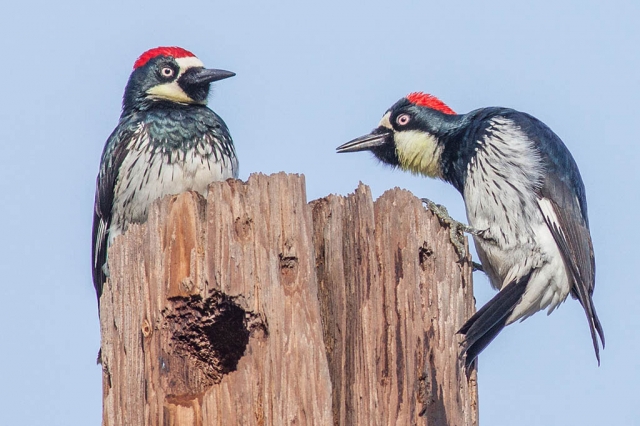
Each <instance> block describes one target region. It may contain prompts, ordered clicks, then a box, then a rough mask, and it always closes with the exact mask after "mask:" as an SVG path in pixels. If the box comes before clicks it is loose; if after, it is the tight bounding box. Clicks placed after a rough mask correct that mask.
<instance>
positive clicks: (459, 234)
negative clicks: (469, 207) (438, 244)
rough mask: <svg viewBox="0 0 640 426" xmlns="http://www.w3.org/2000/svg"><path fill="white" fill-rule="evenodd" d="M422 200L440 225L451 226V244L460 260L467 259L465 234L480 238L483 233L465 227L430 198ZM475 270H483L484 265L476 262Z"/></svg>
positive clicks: (474, 263)
mask: <svg viewBox="0 0 640 426" xmlns="http://www.w3.org/2000/svg"><path fill="white" fill-rule="evenodd" d="M421 200H422V202H423V203H425V204H426V205H427V208H428V209H429V210H431V211H432V212H433V214H435V215H436V216H437V217H438V219H439V220H440V223H442V224H443V225H448V226H449V239H450V240H451V244H453V247H454V248H455V249H456V253H458V256H459V257H460V260H462V259H464V258H465V257H467V250H466V249H465V247H464V243H465V241H464V233H465V232H467V233H469V234H472V235H478V236H480V235H481V234H482V231H479V230H477V229H475V228H472V227H471V226H469V225H465V224H464V223H462V222H458V221H457V220H454V219H453V218H452V217H451V216H449V212H448V211H447V208H446V207H445V206H443V205H441V204H436V203H434V202H433V201H431V200H429V199H428V198H422V199H421ZM473 268H474V270H480V271H482V270H483V269H482V265H480V264H479V263H476V262H473Z"/></svg>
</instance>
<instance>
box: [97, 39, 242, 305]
mask: <svg viewBox="0 0 640 426" xmlns="http://www.w3.org/2000/svg"><path fill="white" fill-rule="evenodd" d="M234 75H235V74H234V73H232V72H229V71H224V70H217V69H206V68H205V67H204V65H203V63H202V62H201V61H200V60H199V59H198V58H197V57H196V56H195V55H194V54H193V53H191V52H189V51H187V50H185V49H182V48H180V47H157V48H155V49H151V50H149V51H147V52H145V53H143V54H142V55H141V56H140V57H139V58H138V59H137V60H136V62H135V64H134V66H133V72H132V73H131V76H130V77H129V82H128V83H127V86H126V88H125V92H124V97H123V102H122V114H121V116H120V121H119V122H118V126H117V127H116V128H115V130H114V131H113V133H112V134H111V136H109V139H108V140H107V142H106V145H105V147H104V151H103V152H102V160H101V162H100V171H99V173H98V178H97V183H96V196H95V206H94V217H93V245H92V249H93V250H92V267H93V283H94V286H95V288H96V292H97V295H98V303H99V302H100V296H101V294H102V288H103V285H104V282H105V280H106V276H108V268H107V258H108V249H109V246H110V244H111V243H112V242H113V239H114V238H115V237H116V236H118V235H120V234H122V233H123V232H124V231H126V229H127V226H128V225H129V224H130V223H142V222H144V221H145V220H146V219H147V215H148V211H149V205H150V204H151V203H152V202H153V201H154V200H156V199H158V198H160V197H163V196H165V195H169V194H179V193H181V192H184V191H189V190H191V191H197V192H199V193H200V194H203V195H205V196H206V192H207V186H208V185H209V183H211V182H213V181H219V180H224V179H227V178H235V177H237V176H238V160H237V158H236V153H235V148H234V146H233V141H232V140H231V136H230V135H229V129H228V128H227V125H226V124H225V123H224V121H222V118H220V117H219V116H218V115H217V114H216V113H215V112H213V111H212V110H210V109H209V108H208V107H207V97H208V95H209V89H210V85H211V83H212V82H214V81H217V80H222V79H224V78H228V77H232V76H234Z"/></svg>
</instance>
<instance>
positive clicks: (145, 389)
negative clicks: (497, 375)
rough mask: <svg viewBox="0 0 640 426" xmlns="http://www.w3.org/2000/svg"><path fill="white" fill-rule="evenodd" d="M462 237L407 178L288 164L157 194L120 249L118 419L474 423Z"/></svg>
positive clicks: (108, 333)
mask: <svg viewBox="0 0 640 426" xmlns="http://www.w3.org/2000/svg"><path fill="white" fill-rule="evenodd" d="M448 238H449V231H448V229H443V228H441V226H440V224H439V222H438V220H437V218H435V217H434V216H433V215H432V214H431V213H430V212H428V211H426V210H425V209H424V208H423V207H422V205H421V203H420V201H419V200H418V199H417V198H416V197H414V196H413V195H411V194H410V193H409V192H407V191H402V190H399V189H394V190H391V191H387V192H386V193H385V194H384V195H383V196H382V197H380V198H379V199H378V200H377V201H376V202H375V203H374V202H373V200H372V197H371V193H370V191H369V189H368V188H367V187H366V186H364V185H362V184H361V185H360V186H359V187H358V189H357V190H356V192H355V194H351V195H349V196H347V197H341V196H334V195H332V196H329V197H326V198H323V199H320V200H316V201H313V202H312V203H310V204H307V201H306V193H305V183H304V177H303V176H299V175H287V174H284V173H280V174H276V175H271V176H264V175H260V174H258V175H252V176H251V177H250V178H249V180H248V182H246V183H244V182H241V181H238V180H228V181H225V182H216V183H212V184H211V185H210V187H209V193H208V196H207V199H206V200H205V199H204V198H203V197H201V196H200V195H198V194H196V193H190V192H189V193H184V194H180V195H177V196H170V197H165V198H164V199H162V200H158V201H157V202H155V203H154V204H153V206H152V208H151V211H150V213H149V219H148V221H147V222H146V223H145V224H143V225H132V226H130V227H129V229H128V231H127V232H126V233H125V234H124V235H122V236H120V237H118V238H116V241H115V242H114V244H113V246H112V247H111V248H110V250H109V270H110V273H111V274H110V277H109V279H108V280H107V283H106V284H105V287H104V292H103V295H102V298H101V301H100V306H101V318H100V323H101V333H102V362H103V401H104V404H103V425H104V426H119V425H153V426H155V425H162V426H165V425H175V426H185V425H189V426H191V425H193V426H210V425H221V426H222V425H225V426H226V425H331V424H334V425H391V424H394V425H396V424H397V425H417V424H420V425H460V426H463V425H465V426H466V425H475V424H477V417H478V413H477V388H476V382H475V377H476V375H475V372H472V373H471V375H470V376H469V377H467V376H466V375H465V373H464V366H463V364H462V362H461V361H460V360H459V359H458V353H459V342H460V336H458V335H456V334H455V333H456V331H457V329H458V328H459V327H460V326H461V325H462V324H463V323H464V321H465V320H466V319H467V318H468V317H469V316H470V315H471V314H472V313H473V292H472V284H471V265H470V260H469V259H464V260H463V262H458V256H457V254H456V252H455V250H454V249H453V246H452V245H451V243H450V242H449V239H448ZM421 414H422V415H421Z"/></svg>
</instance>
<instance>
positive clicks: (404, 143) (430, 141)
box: [380, 114, 442, 178]
mask: <svg viewBox="0 0 640 426" xmlns="http://www.w3.org/2000/svg"><path fill="white" fill-rule="evenodd" d="M387 115H388V114H387ZM385 117H386V121H387V123H388V122H389V117H387V116H386V115H385ZM383 121H384V118H383ZM380 125H383V123H382V122H381V123H380ZM385 127H386V126H385ZM389 127H391V124H389ZM393 137H394V139H395V143H396V153H397V155H398V160H399V161H400V168H401V169H403V170H408V171H410V172H411V173H414V174H421V175H424V176H428V177H431V178H442V170H441V169H440V164H439V160H440V155H441V154H442V147H441V146H440V145H438V141H437V140H436V138H435V136H433V135H432V134H430V133H426V132H421V131H418V130H404V131H399V132H395V133H394V136H393Z"/></svg>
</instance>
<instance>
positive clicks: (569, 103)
mask: <svg viewBox="0 0 640 426" xmlns="http://www.w3.org/2000/svg"><path fill="white" fill-rule="evenodd" d="M445 3H446V4H445ZM518 3H520V4H516V2H513V1H507V0H499V1H497V0H487V1H485V2H471V1H457V2H433V1H415V2H409V1H399V2H388V1H387V2H382V1H370V2H366V3H365V2H361V3H356V2H344V1H336V0H325V1H322V2H295V1H290V0H286V1H282V2H279V3H278V4H276V5H267V3H266V2H257V1H255V2H252V1H237V2H229V1H227V2H205V1H200V2H188V3H187V2H184V3H180V2H169V1H166V0H157V1H155V2H148V1H144V2H137V3H135V4H132V3H131V2H124V1H110V2H102V3H100V4H98V3H95V4H93V3H91V4H90V3H89V2H68V1H64V0H63V1H59V2H43V1H23V2H12V3H11V4H7V5H4V6H3V10H2V13H1V15H0V46H1V47H2V50H1V51H2V53H3V56H4V58H5V59H4V61H3V67H2V74H3V80H4V82H5V83H4V84H3V90H2V100H3V102H1V103H0V124H1V126H2V141H1V143H0V176H1V177H2V178H1V179H0V219H1V220H2V223H4V224H5V231H4V235H3V238H2V242H3V243H2V244H0V277H2V284H1V285H0V324H2V332H1V334H2V339H1V340H0V361H1V362H0V412H2V413H3V423H4V424H8V425H9V424H10V425H39V424H48V425H65V426H68V425H87V424H99V422H100V418H101V374H100V368H99V367H98V366H96V365H95V357H96V353H97V350H98V346H99V338H100V337H99V327H98V318H97V309H96V301H95V293H94V290H93V287H92V284H91V276H90V259H89V258H90V254H89V253H90V240H91V220H92V204H93V194H94V184H95V176H96V173H97V170H98V164H99V158H100V153H101V151H102V147H103V145H104V141H105V140H106V138H107V136H108V135H109V133H110V132H111V130H112V129H113V127H114V126H115V125H116V123H117V119H118V116H119V113H120V103H121V97H122V92H123V89H124V86H125V84H126V81H127V78H128V76H129V73H130V71H131V67H132V65H133V62H134V61H135V59H136V58H137V56H138V55H139V54H141V53H142V52H143V51H145V50H147V49H148V48H151V47H156V46H158V45H179V46H182V47H184V48H187V49H189V50H191V51H193V52H194V53H196V54H197V55H198V56H199V58H200V59H201V60H202V61H203V62H204V63H205V64H206V65H207V66H209V67H217V68H223V69H228V70H231V71H234V72H236V73H237V76H236V77H234V78H231V79H229V80H225V81H222V82H220V83H218V84H217V85H216V86H215V88H214V90H213V95H212V98H211V100H210V106H211V107H212V108H213V109H214V110H216V111H217V112H218V113H219V114H220V115H221V116H222V117H223V118H224V119H225V121H226V122H227V124H228V125H229V127H230V129H231V132H232V135H233V137H234V140H235V143H236V147H237V152H238V156H239V159H240V168H241V170H240V176H241V178H243V179H246V178H247V177H248V176H249V174H250V173H252V172H257V171H260V172H264V173H272V172H278V171H281V170H284V171H286V172H292V173H304V174H305V175H306V181H307V194H308V197H309V200H312V199H315V198H319V197H323V196H325V195H327V194H330V193H339V194H347V193H349V192H352V191H353V190H354V189H355V187H356V186H357V183H358V181H362V182H364V183H366V184H368V185H370V186H371V188H372V190H373V193H374V196H379V195H380V194H382V193H383V192H384V191H385V190H386V189H389V188H392V187H395V186H399V187H403V188H407V189H409V190H411V191H412V192H413V193H414V194H416V195H418V196H421V197H428V198H431V199H432V200H434V201H437V202H439V203H442V204H445V205H446V206H447V207H448V208H449V211H450V212H451V213H452V215H453V216H454V217H457V218H459V219H464V218H465V216H464V209H463V204H462V199H461V197H460V196H459V195H458V193H457V192H456V191H455V190H454V189H453V188H452V187H450V186H448V185H446V184H444V183H441V182H437V181H433V180H428V179H425V178H420V177H415V176H411V175H409V174H406V173H402V172H400V171H394V170H392V169H390V168H386V167H383V166H382V165H381V164H378V163H377V161H375V160H373V159H372V158H371V155H369V154H363V153H361V154H351V155H337V154H335V147H336V146H338V145H340V144H341V143H343V142H346V141H348V140H350V139H352V138H353V137H356V136H359V135H361V134H364V133H365V132H368V131H369V130H371V129H372V128H374V127H375V126H376V124H377V123H378V120H379V119H380V117H381V116H382V114H383V113H384V111H385V110H386V109H387V108H388V107H389V106H391V105H392V104H393V103H394V102H395V101H396V100H398V99H399V98H401V97H402V96H404V95H406V94H407V93H409V92H412V91H425V92H430V93H432V94H434V95H437V96H439V97H440V98H441V99H442V100H443V101H445V102H446V103H448V104H449V105H450V106H451V107H452V108H453V109H454V110H456V111H457V112H467V111H470V110H472V109H475V108H479V107H483V106H494V105H499V106H508V107H513V108H516V109H519V110H522V111H526V112H529V113H530V114H533V115H535V116H536V117H538V118H540V119H541V120H543V121H544V122H545V123H547V124H548V125H549V126H550V127H551V128H552V129H554V131H555V132H556V133H557V134H558V135H559V136H560V137H561V138H562V139H563V140H564V142H565V143H566V145H567V146H568V147H569V149H570V150H571V151H572V153H573V155H574V157H575V159H576V161H577V163H578V165H579V167H580V170H581V172H582V177H583V179H584V182H585V185H586V187H587V197H588V203H589V215H590V222H591V229H592V236H593V240H594V245H595V251H596V262H597V275H596V291H595V297H594V299H595V303H596V307H597V309H598V313H599V315H600V319H601V321H602V323H603V326H604V329H605V333H606V339H607V347H606V349H605V350H604V351H603V352H602V365H601V366H600V367H597V363H596V360H595V357H594V355H593V349H592V346H591V341H590V337H589V331H588V327H587V322H586V319H585V317H584V313H583V312H582V309H581V308H580V306H579V304H578V303H577V302H576V301H574V300H572V299H569V300H568V301H567V303H565V304H564V305H562V306H561V307H560V308H559V309H558V310H557V311H556V312H554V313H553V314H552V315H551V316H549V317H547V316H545V315H544V313H539V314H537V315H535V316H534V317H532V318H530V319H528V320H527V321H525V322H523V323H520V324H516V325H512V326H509V327H508V328H507V329H506V330H505V331H504V332H503V333H502V334H501V335H500V336H499V337H498V338H497V339H496V340H495V341H494V342H493V344H492V345H491V346H490V347H489V348H488V349H487V350H486V351H485V352H484V353H483V354H482V355H481V357H480V373H479V386H480V419H481V424H484V425H512V424H518V425H539V424H546V425H568V424H581V425H601V424H615V425H631V424H640V420H638V419H640V404H638V394H639V393H640V385H639V384H638V383H640V362H639V361H638V356H637V354H638V352H639V351H640V338H639V336H638V330H640V314H639V313H638V311H639V305H640V286H638V284H637V281H638V280H637V278H636V275H637V273H636V271H635V263H636V260H635V259H634V257H635V253H636V252H637V249H636V245H637V241H638V229H637V225H638V222H639V220H638V214H637V211H638V203H639V197H638V196H639V193H638V188H640V178H639V176H640V174H639V173H638V171H637V167H638V164H640V161H639V160H640V148H639V147H638V142H639V141H638V125H637V123H638V105H640V78H639V77H638V75H639V74H638V72H639V71H638V70H640V54H639V53H638V52H639V50H638V43H639V42H640V30H639V29H638V28H639V27H638V22H639V21H640V3H639V2H637V1H617V0H613V1H609V2H595V1H564V0H558V1H547V0H541V1H537V2H528V3H527V4H524V2H518ZM474 285H475V294H476V298H477V301H478V303H479V304H482V303H484V302H486V301H487V300H488V299H489V298H490V297H491V296H492V295H493V291H492V290H491V289H490V287H489V284H488V282H487V280H486V278H484V277H483V276H482V275H481V274H478V273H476V275H475V276H474Z"/></svg>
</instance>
